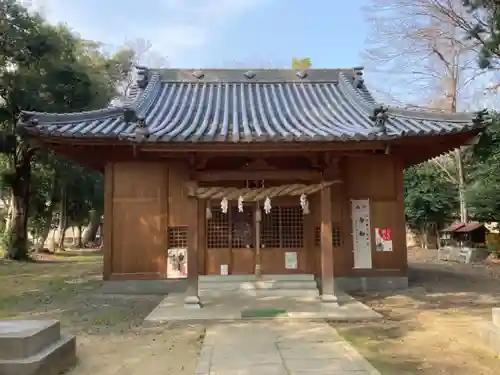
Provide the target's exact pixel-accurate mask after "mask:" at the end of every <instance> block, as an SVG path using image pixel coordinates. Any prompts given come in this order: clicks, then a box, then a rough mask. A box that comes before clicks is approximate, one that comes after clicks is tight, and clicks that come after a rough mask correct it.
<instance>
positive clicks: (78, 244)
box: [73, 225, 83, 249]
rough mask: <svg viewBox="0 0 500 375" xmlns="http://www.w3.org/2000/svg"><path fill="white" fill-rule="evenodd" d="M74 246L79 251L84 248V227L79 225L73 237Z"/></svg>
mask: <svg viewBox="0 0 500 375" xmlns="http://www.w3.org/2000/svg"><path fill="white" fill-rule="evenodd" d="M73 245H74V246H75V248H77V249H81V248H82V247H83V246H82V226H81V225H77V226H76V231H75V234H74V235H73Z"/></svg>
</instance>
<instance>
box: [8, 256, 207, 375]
mask: <svg viewBox="0 0 500 375" xmlns="http://www.w3.org/2000/svg"><path fill="white" fill-rule="evenodd" d="M70 254H71V253H68V254H67V255H65V256H58V257H54V256H41V257H40V258H41V261H40V262H37V263H21V264H20V263H10V262H5V261H3V262H0V285H1V286H2V287H1V288H0V319H7V318H9V319H58V320H60V321H61V325H62V327H63V331H64V332H67V333H71V334H75V335H77V345H78V347H77V351H78V353H77V354H78V357H79V364H78V365H77V367H76V368H75V369H74V370H72V371H71V372H70V375H87V374H88V375H95V374H99V375H112V374H113V375H114V374H120V375H122V374H123V375H129V374H130V375H132V374H138V373H140V372H144V373H148V374H150V375H156V374H158V375H159V374H172V375H188V374H189V375H191V374H193V373H194V371H195V368H196V361H197V356H198V352H199V350H200V347H201V342H202V340H203V336H204V328H203V327H202V326H197V325H190V326H175V327H170V326H160V327H151V328H144V327H142V326H141V324H142V322H143V319H144V317H145V316H146V315H147V314H149V312H151V310H152V309H153V308H154V307H155V306H156V305H157V304H158V303H159V302H160V300H161V299H162V297H161V296H145V295H140V296H134V295H126V296H124V295H106V294H102V293H101V292H100V291H101V287H102V279H101V269H102V258H101V255H100V254H98V253H91V252H83V253H81V254H73V255H74V256H69V255H70Z"/></svg>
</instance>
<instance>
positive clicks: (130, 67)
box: [110, 38, 168, 105]
mask: <svg viewBox="0 0 500 375" xmlns="http://www.w3.org/2000/svg"><path fill="white" fill-rule="evenodd" d="M114 50H115V51H114V52H113V53H111V54H110V55H111V56H110V57H111V59H110V60H111V61H113V65H112V66H110V73H111V74H112V76H113V77H114V78H115V79H114V80H113V81H114V82H118V87H117V91H118V98H116V100H114V101H113V103H112V104H113V105H116V104H119V103H121V102H122V101H123V100H124V99H125V98H126V97H127V96H128V95H129V93H130V89H131V88H132V87H133V85H134V83H135V82H136V80H137V70H136V69H135V67H136V66H140V65H142V66H147V67H148V68H165V67H167V66H168V59H167V57H166V56H163V55H161V54H159V53H157V52H156V51H155V50H154V49H153V45H152V44H151V42H149V41H148V40H145V39H140V38H139V39H132V40H127V41H126V42H125V43H124V44H123V46H121V47H119V48H118V49H114Z"/></svg>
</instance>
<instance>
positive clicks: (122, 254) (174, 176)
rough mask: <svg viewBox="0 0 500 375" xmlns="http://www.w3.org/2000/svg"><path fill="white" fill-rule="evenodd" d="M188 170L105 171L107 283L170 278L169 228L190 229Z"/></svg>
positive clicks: (158, 166) (134, 167)
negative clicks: (168, 260)
mask: <svg viewBox="0 0 500 375" xmlns="http://www.w3.org/2000/svg"><path fill="white" fill-rule="evenodd" d="M186 171H187V168H185V167H184V166H182V165H166V164H164V163H140V162H137V163H135V162H124V163H114V164H110V165H108V166H107V167H106V171H105V216H104V225H105V229H104V233H105V234H104V238H105V239H104V241H105V255H104V257H105V267H104V278H105V279H162V278H165V277H166V270H167V267H166V258H167V253H166V249H167V248H168V243H167V242H168V227H169V226H170V227H181V226H187V225H188V215H187V210H186V207H187V192H186V190H185V188H184V186H185V181H186V180H187V174H186ZM108 227H109V230H107V228H108Z"/></svg>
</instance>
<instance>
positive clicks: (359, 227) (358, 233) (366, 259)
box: [351, 199, 372, 268]
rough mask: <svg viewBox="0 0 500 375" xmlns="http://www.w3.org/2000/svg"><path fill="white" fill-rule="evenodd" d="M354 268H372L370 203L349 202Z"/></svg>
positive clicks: (360, 200) (357, 200) (362, 201)
mask: <svg viewBox="0 0 500 375" xmlns="http://www.w3.org/2000/svg"><path fill="white" fill-rule="evenodd" d="M351 216H352V239H353V252H354V268H372V240H371V227H370V201H369V200H368V199H353V200H351Z"/></svg>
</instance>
